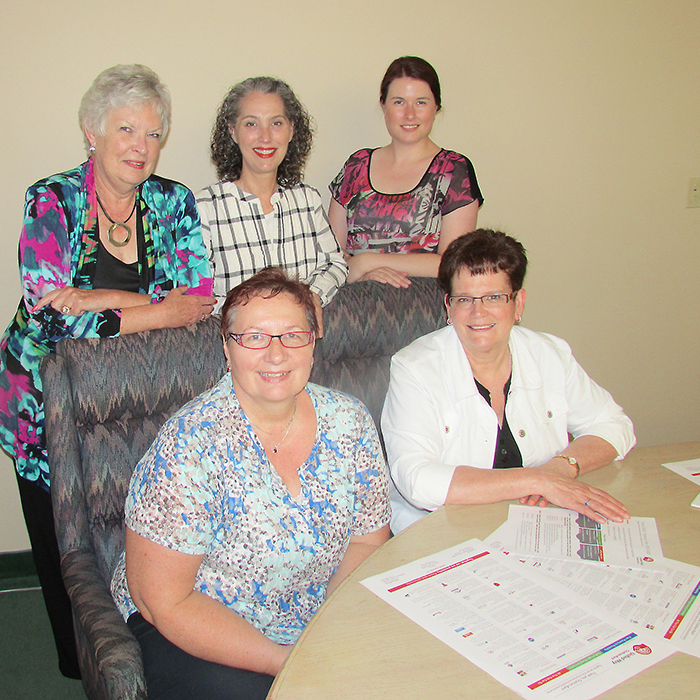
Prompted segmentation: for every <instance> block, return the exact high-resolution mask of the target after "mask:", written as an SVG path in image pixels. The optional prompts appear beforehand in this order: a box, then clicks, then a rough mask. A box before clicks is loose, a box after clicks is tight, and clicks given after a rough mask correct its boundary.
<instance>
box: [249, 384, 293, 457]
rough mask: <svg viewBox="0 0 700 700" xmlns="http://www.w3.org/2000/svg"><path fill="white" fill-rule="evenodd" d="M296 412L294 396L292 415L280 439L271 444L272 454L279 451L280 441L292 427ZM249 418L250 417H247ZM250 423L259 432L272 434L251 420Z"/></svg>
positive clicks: (282, 440)
mask: <svg viewBox="0 0 700 700" xmlns="http://www.w3.org/2000/svg"><path fill="white" fill-rule="evenodd" d="M296 414H297V397H296V396H295V397H294V410H293V411H292V417H291V418H290V419H289V423H287V429H286V430H285V431H284V435H283V436H282V439H281V440H280V441H279V442H278V443H277V444H276V445H273V446H272V454H275V455H276V454H277V453H278V452H279V449H280V447H281V446H282V443H283V442H284V441H285V440H286V439H287V435H289V431H290V430H291V429H292V423H293V422H294V416H296ZM248 420H250V418H249V419H248ZM250 424H251V425H252V426H253V427H254V428H255V429H256V430H259V431H260V432H261V433H265V434H266V435H272V434H273V433H271V432H270V431H269V430H263V429H262V428H259V427H258V426H257V425H255V423H253V421H252V420H251V421H250Z"/></svg>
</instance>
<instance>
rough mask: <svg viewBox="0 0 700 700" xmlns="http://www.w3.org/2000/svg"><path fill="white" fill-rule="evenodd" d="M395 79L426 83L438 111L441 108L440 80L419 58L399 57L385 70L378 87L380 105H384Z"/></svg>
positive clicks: (422, 59) (427, 64)
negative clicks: (411, 79)
mask: <svg viewBox="0 0 700 700" xmlns="http://www.w3.org/2000/svg"><path fill="white" fill-rule="evenodd" d="M397 78H413V79H415V80H422V81H423V82H424V83H428V87H429V88H430V90H431V92H432V93H433V98H434V99H435V105H436V106H437V108H438V111H439V110H440V109H441V108H442V97H441V96H440V79H439V78H438V74H437V73H436V71H435V68H433V67H432V66H431V65H430V64H429V63H428V62H427V61H426V60H425V59H424V58H420V57H419V56H401V58H396V59H394V60H393V61H392V62H391V64H390V65H389V67H388V68H387V69H386V73H384V77H383V78H382V84H381V85H380V87H379V101H380V102H381V103H382V104H386V97H387V94H388V93H389V86H390V85H391V83H392V82H393V81H394V80H396V79H397Z"/></svg>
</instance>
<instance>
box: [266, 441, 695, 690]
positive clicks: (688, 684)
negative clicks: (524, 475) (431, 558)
mask: <svg viewBox="0 0 700 700" xmlns="http://www.w3.org/2000/svg"><path fill="white" fill-rule="evenodd" d="M695 458H700V442H693V443H682V444H675V445H661V446H656V447H644V448H639V449H634V450H633V451H632V452H631V453H630V455H629V456H628V457H627V459H625V460H624V461H622V462H615V463H614V464H612V465H610V466H607V467H604V468H603V469H600V470H598V471H596V472H593V473H591V474H587V475H586V476H585V477H583V478H584V480H585V481H587V482H588V483H590V484H591V485H593V486H597V487H600V488H602V489H605V490H606V491H608V492H609V493H610V494H612V495H613V496H615V497H616V498H618V499H620V500H621V501H622V502H623V503H624V504H625V505H626V506H627V508H628V509H629V511H630V513H631V514H632V515H633V516H640V517H641V516H645V517H653V518H656V523H657V527H658V530H659V536H660V537H661V544H662V547H663V550H664V555H665V556H667V557H669V558H671V559H677V560H680V561H685V562H687V563H689V564H694V565H696V566H697V565H700V510H698V509H695V508H691V506H690V502H691V501H692V500H693V498H695V496H697V494H698V491H700V489H699V488H698V486H696V485H695V484H693V483H692V482H691V481H689V480H688V479H684V478H683V477H681V476H679V475H678V474H675V473H673V472H672V471H670V470H669V469H666V468H665V467H662V466H661V465H662V464H663V463H664V462H675V461H679V460H686V459H695ZM508 505H509V503H508V502H506V503H496V504H493V505H487V506H446V507H444V508H440V509H439V510H437V511H435V512H434V513H431V514H430V515H429V516H427V517H425V518H423V519H422V520H420V521H419V522H417V523H415V524H414V525H412V526H411V527H409V528H407V529H406V530H404V531H403V532H402V533H401V534H399V535H398V536H397V537H394V538H392V539H391V540H390V541H389V542H387V543H386V544H385V545H384V546H383V547H382V548H381V549H379V550H378V551H377V552H376V553H375V554H374V555H373V556H371V557H370V558H369V559H367V560H366V561H365V562H364V563H363V564H362V565H361V566H359V567H358V568H357V570H356V571H354V572H353V574H352V575H351V576H349V577H348V578H347V579H346V580H345V581H344V582H343V583H342V584H341V586H339V587H338V589H336V591H335V592H334V593H333V594H332V595H331V596H330V597H329V599H328V600H327V601H326V603H325V604H324V606H323V607H322V608H321V609H320V610H319V612H318V613H317V614H316V615H315V617H314V618H313V619H312V620H311V622H310V623H309V625H308V627H307V628H306V630H305V631H304V633H303V635H302V636H301V637H300V639H299V641H298V642H297V644H296V646H295V647H294V649H293V651H292V653H291V654H290V656H289V658H288V660H287V663H286V664H285V666H284V667H283V669H282V671H281V672H280V673H279V675H278V676H277V678H276V680H275V683H274V685H273V686H272V689H271V690H270V694H269V695H268V700H344V699H347V700H372V699H374V698H376V699H377V700H380V699H381V700H393V698H399V699H400V700H425V699H426V698H428V699H432V698H436V699H439V700H443V699H444V700H452V699H453V698H479V700H491V699H493V700H502V699H504V698H517V697H519V696H518V695H516V694H515V693H514V692H512V691H511V690H509V689H508V688H506V687H505V686H503V685H501V684H500V683H499V682H498V681H496V680H494V679H493V678H492V677H491V676H489V675H488V674H487V673H486V672H485V671H482V670H481V669H480V668H478V667H476V666H474V664H472V663H471V662H470V661H468V660H467V659H465V658H464V657H463V656H461V655H459V654H458V653H457V652H455V651H453V650H452V649H451V648H450V647H448V646H447V645H446V644H443V643H442V642H440V641H439V640H438V639H436V638H435V637H433V636H432V635H431V634H430V633H429V632H426V631H425V630H424V629H422V628H421V627H419V626H418V625H417V624H415V623H413V622H411V620H409V619H408V618H407V617H405V616H404V615H402V614H401V613H399V612H398V611H396V610H394V608H392V607H391V606H390V605H387V604H386V603H385V602H384V601H382V600H380V599H379V598H377V597H376V596H375V595H374V594H372V593H371V592H370V591H368V590H367V589H366V588H365V587H364V586H362V585H361V584H360V581H361V580H363V579H365V578H367V577H369V576H373V575H375V574H379V573H382V572H384V571H387V570H389V569H393V568H395V567H397V566H401V565H402V564H406V563H408V562H410V561H413V560H415V559H419V558H420V557H424V556H427V555H428V554H432V553H434V552H437V551H440V550H442V549H446V548H447V547H452V546H453V545H456V544H459V543H460V542H463V541H465V540H469V539H471V538H473V537H477V538H479V539H485V538H486V537H488V536H489V535H490V534H491V533H492V532H493V531H494V530H495V529H496V528H497V527H498V526H499V525H501V524H502V523H503V522H505V520H506V519H507V517H508ZM699 695H700V658H696V657H694V656H689V655H687V654H683V653H681V652H678V653H676V654H674V655H673V656H671V657H669V658H668V659H666V660H664V661H662V662H660V663H658V664H656V665H655V666H652V667H651V668H649V669H647V670H646V671H644V672H643V673H641V674H638V675H637V676H635V677H633V678H631V679H629V680H628V681H626V682H624V683H622V684H621V685H618V686H617V687H615V688H612V689H611V690H610V691H608V692H607V693H604V694H603V695H601V696H599V697H601V698H605V700H629V699H630V698H634V700H645V699H648V700H659V699H661V698H673V699H674V700H679V699H680V698H696V697H698V696H699Z"/></svg>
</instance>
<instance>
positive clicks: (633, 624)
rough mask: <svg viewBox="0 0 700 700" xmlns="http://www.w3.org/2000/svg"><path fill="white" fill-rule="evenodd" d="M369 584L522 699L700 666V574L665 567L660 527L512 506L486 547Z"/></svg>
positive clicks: (453, 552)
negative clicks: (678, 661) (699, 662)
mask: <svg viewBox="0 0 700 700" xmlns="http://www.w3.org/2000/svg"><path fill="white" fill-rule="evenodd" d="M362 583H363V584H364V585H365V586H366V587H367V588H368V589H369V590H371V591H373V592H374V593H375V594H376V595H377V596H379V597H380V598H382V599H383V600H385V601H386V602H388V603H389V604H390V605H392V606H393V607H395V608H396V609H397V610H399V611H400V612H402V613H403V614H405V615H406V616H408V617H409V618H410V619H412V620H413V621H414V622H416V623H417V624H419V625H421V626H422V627H423V628H424V629H426V630H428V631H429V632H431V633H432V634H433V635H434V636H435V637H437V638H438V639H440V640H442V641H443V642H445V643H446V644H448V645H449V646H450V647H452V648H453V649H454V650H455V651H457V652H459V653H460V654H462V655H463V656H464V657H466V658H467V659H469V660H470V661H472V662H473V663H474V664H476V665H477V666H479V667H480V668H482V669H483V670H484V671H486V672H487V673H489V674H490V675H491V676H493V677H494V678H495V679H496V680H498V681H500V682H501V683H503V684H504V685H506V686H507V687H509V688H510V689H512V690H513V691H515V692H516V693H518V694H519V695H521V696H522V697H527V698H530V697H557V698H566V699H567V700H568V699H571V700H587V699H588V698H593V697H595V696H597V695H599V694H600V693H603V692H605V691H606V690H608V689H610V688H612V687H613V686H615V685H617V684H618V683H621V682H622V681H624V680H626V679H627V678H630V677H631V676H633V675H635V674H637V673H639V672H640V671H642V670H644V669H645V668H647V667H649V666H651V665H653V664H655V663H657V662H658V661H661V660H662V659H664V658H666V657H668V656H670V655H671V654H672V653H674V652H675V651H677V650H680V651H684V652H686V653H688V654H692V655H694V656H698V657H700V601H698V597H700V568H699V567H695V566H691V565H689V564H684V563H682V562H677V561H673V560H670V559H666V558H664V556H663V552H662V549H661V543H660V541H659V536H658V532H657V529H656V522H655V520H654V519H653V518H631V519H630V520H629V521H627V522H626V523H623V524H618V523H612V522H611V523H609V524H607V525H599V524H598V523H595V522H594V521H592V520H590V519H589V518H586V517H585V516H581V515H580V514H578V513H575V512H573V511H567V510H562V509H557V508H531V507H528V506H510V511H509V517H508V521H507V522H506V523H505V524H504V525H503V526H502V527H500V528H499V529H498V530H497V531H496V532H495V533H494V534H493V535H492V536H491V537H490V538H489V539H488V540H487V541H486V542H481V541H479V540H476V539H474V540H469V541H468V542H465V543H463V544H461V545H457V546H456V547H452V548H450V549H446V550H444V551H442V552H439V553H437V554H434V555H431V556H429V557H424V558H423V559H420V560H418V561H415V562H412V563H410V564H406V565H405V566H401V567H399V568H397V569H394V570H392V571H389V572H386V573H384V574H380V575H377V576H373V577H371V578H368V579H366V580H364V581H363V582H362Z"/></svg>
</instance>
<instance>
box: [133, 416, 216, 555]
mask: <svg viewBox="0 0 700 700" xmlns="http://www.w3.org/2000/svg"><path fill="white" fill-rule="evenodd" d="M202 409H206V404H205V405H204V406H203V407H202V408H201V409H198V412H197V415H198V414H199V410H202ZM193 418H195V416H190V415H188V414H184V415H183V414H177V415H176V416H174V417H173V418H171V419H170V420H169V421H168V422H167V423H166V424H165V426H164V427H163V428H162V429H161V431H160V433H159V434H158V437H157V438H156V440H155V442H154V443H153V445H151V447H150V449H149V450H148V452H147V453H146V455H145V456H144V457H143V459H142V460H141V462H139V464H138V465H137V467H136V469H135V471H134V474H133V476H132V479H131V484H130V487H129V494H128V496H127V501H126V508H125V511H126V517H125V522H126V524H127V525H128V526H129V527H130V528H131V529H132V530H133V531H134V532H136V533H137V534H139V535H142V536H143V537H146V538H147V539H149V540H151V541H152V542H155V543H156V544H160V545H162V546H164V547H168V548H169V549H174V550H176V551H179V552H183V553H185V554H194V555H201V554H205V553H206V552H207V550H208V549H209V546H210V544H211V542H212V541H213V539H214V537H215V535H216V532H217V530H218V527H219V525H220V523H221V518H222V511H221V508H222V507H221V502H222V498H221V491H222V489H223V482H222V480H221V478H220V476H219V470H217V468H216V465H215V463H214V462H213V459H212V458H213V456H214V452H213V449H212V448H211V445H212V439H211V436H208V435H206V434H205V433H206V430H205V428H204V427H203V426H204V425H206V424H207V422H208V421H205V420H203V419H202V420H193ZM202 418H204V417H202ZM207 445H209V446H210V447H209V448H207Z"/></svg>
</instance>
